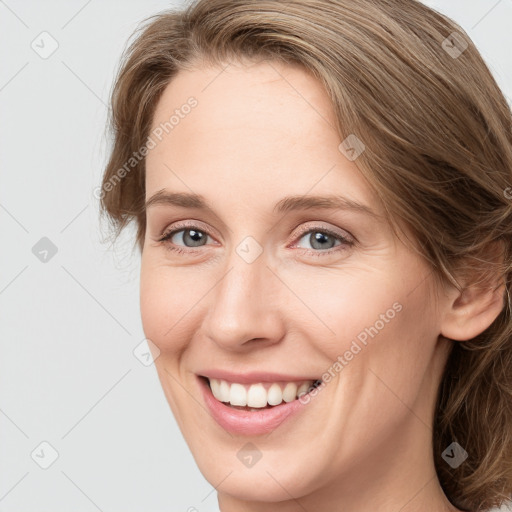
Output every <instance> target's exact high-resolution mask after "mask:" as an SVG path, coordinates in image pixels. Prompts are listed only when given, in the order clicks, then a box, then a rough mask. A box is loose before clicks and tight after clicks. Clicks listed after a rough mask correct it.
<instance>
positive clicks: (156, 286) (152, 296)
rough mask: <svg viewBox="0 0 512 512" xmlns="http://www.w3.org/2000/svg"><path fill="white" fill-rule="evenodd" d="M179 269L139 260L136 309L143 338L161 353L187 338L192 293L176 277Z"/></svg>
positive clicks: (170, 349)
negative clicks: (138, 292)
mask: <svg viewBox="0 0 512 512" xmlns="http://www.w3.org/2000/svg"><path fill="white" fill-rule="evenodd" d="M179 275H180V273H179V272H176V271H173V270H172V269H170V268H168V267H164V266H155V265H152V264H151V262H148V261H145V260H144V258H143V260H142V265H141V275H140V312H141V320H142V326H143V329H144V334H145V336H146V338H149V339H150V340H151V341H152V342H153V343H154V344H155V345H156V346H157V347H158V348H159V349H160V351H161V352H162V353H165V352H174V351H177V350H180V348H181V347H180V343H184V341H183V340H186V339H187V336H186V333H185V331H184V329H185V328H186V326H187V323H188V322H187V320H188V315H187V311H189V310H190V309H191V306H192V304H193V303H194V298H195V300H196V301H197V298H196V294H195V293H194V292H193V291H192V289H191V287H190V286H186V284H185V283H183V282H181V281H180V280H179V279H178V277H179Z"/></svg>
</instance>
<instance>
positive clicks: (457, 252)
mask: <svg viewBox="0 0 512 512" xmlns="http://www.w3.org/2000/svg"><path fill="white" fill-rule="evenodd" d="M242 58H248V59H253V60H257V59H264V60H268V61H272V60H274V61H280V62H285V63H289V64H299V65H300V66H302V67H303V68H304V69H305V70H307V71H308V72H311V73H312V74H313V75H314V76H315V77H317V78H318V80H320V81H321V83H322V84H323V85H324V86H325V89H326V91H327V93H328V94H329V97H330V98H331V100H332V104H333V107H334V109H335V113H336V118H337V126H336V128H337V129H338V131H339V135H340V141H342V140H344V139H345V138H347V137H348V136H349V135H351V134H356V136H357V138H358V139H360V140H361V141H363V142H364V144H365V148H366V149H365V151H364V152H363V153H361V155H360V156H359V157H358V159H357V161H356V163H357V165H358V167H359V169H360V171H361V172H362V173H363V174H364V176H365V177H366V178H367V179H368V180H369V183H370V184H371V186H372V187H373V188H374V190H375V192H376V194H377V195H378V197H379V198H380V199H381V201H382V203H383V204H384V206H385V208H386V212H387V215H388V218H389V221H390V223H391V225H392V226H393V229H396V228H398V227H399V225H400V222H403V223H406V224H407V225H408V226H409V227H410V229H411V230H412V232H413V233H414V235H415V238H416V240H415V242H417V247H419V248H420V252H421V255H422V256H423V257H424V258H425V259H426V260H427V261H428V262H429V263H430V264H431V267H432V270H433V272H434V275H435V276H436V278H437V279H440V280H441V281H445V282H449V283H452V284H454V285H455V286H457V287H458V288H459V289H462V287H461V286H460V284H459V281H458V280H457V278H459V279H460V278H461V277H464V278H466V277H468V278H471V279H472V280H473V282H474V281H475V280H478V281H479V282H480V280H479V279H478V278H477V276H480V277H481V282H482V283H485V280H484V279H483V276H484V275H485V274H486V273H489V274H490V275H494V276H499V278H500V279H501V280H502V282H503V281H504V282H505V284H506V293H505V297H504V307H503V309H502V311H501V313H500V314H499V316H498V317H497V318H496V320H495V321H494V322H493V323H492V325H491V326H490V327H489V328H488V329H486V330H485V331H484V332H482V333H481V334H480V335H479V336H477V337H475V338H474V339H471V340H468V341H454V342H453V348H452V351H451V353H450V356H449V359H448V362H447V365H446V368H445V371H444V375H443V378H442V381H441V383H440V386H439V393H438V399H437V403H436V409H435V416H434V429H433V443H434V446H433V449H434V457H435V465H436V470H437V473H438V476H439V480H440V482H441V485H442V487H443V490H444V492H445V494H446V495H447V497H448V498H449V499H450V501H451V502H452V503H453V504H454V505H456V506H457V507H459V508H463V509H468V510H488V509H490V508H492V507H494V506H500V505H501V504H502V503H503V502H505V501H506V500H508V499H510V497H511V494H512V320H511V300H510V289H511V285H512V278H511V275H512V272H511V261H512V240H511V238H512V115H511V110H510V107H509V105H508V104H507V101H506V99H505V97H504V95H503V94H502V92H501V91H500V89H499V87H498V85H497V84H496V81H495V80H494V78H493V77H492V75H491V73H490V71H489V69H488V67H487V66H486V64H485V63H484V61H483V59H482V57H481V55H480V54H479V52H478V50H477V49H476V47H475V46H474V44H473V43H472V41H471V40H470V38H469V36H468V35H467V34H466V33H465V31H464V30H463V29H462V28H461V27H460V26H459V25H457V24H455V23H454V22H453V21H452V20H450V19H449V18H447V17H445V16H443V15H442V14H440V13H438V12H436V11H434V10H432V9H429V8H427V7H426V6H424V5H423V4H421V3H419V2H417V1H415V0H378V1H377V0H359V1H357V2H354V1H352V0H262V1H254V0H199V1H195V2H194V3H192V4H191V5H190V6H188V7H186V8H185V9H183V10H182V11H166V12H163V13H160V14H158V15H156V16H153V17H151V18H149V19H148V20H146V21H145V23H144V24H143V25H142V26H141V27H140V29H139V30H138V32H136V34H135V38H134V40H133V41H132V42H131V44H130V46H129V47H128V48H127V49H126V51H125V54H124V58H123V60H122V62H121V65H120V69H119V72H118V76H117V79H116V81H115V84H114V88H113V91H112V109H111V119H110V121H111V128H112V134H113V148H112V151H111V153H110V159H109V162H108V165H107V166H106V169H105V173H104V177H103V182H102V187H101V190H100V194H99V197H100V198H101V208H102V212H103V213H104V214H106V216H107V218H108V219H109V220H110V221H111V224H112V226H113V227H114V228H115V234H116V235H117V234H119V232H120V231H121V230H122V229H123V228H124V227H125V226H126V225H127V224H128V223H130V222H131V221H132V220H134V221H135V223H136V226H137V236H136V241H137V243H138V245H139V248H140V249H141V250H142V249H143V245H144V236H145V228H146V219H145V211H144V200H145V188H144V179H145V160H144V156H145V152H144V151H143V150H141V149H143V148H145V147H146V146H147V145H148V140H149V139H148V137H149V136H150V132H149V130H150V128H151V123H152V118H153V114H154V111H155V107H156V104H157V102H158V100H159V98H160V96H161V93H162V91H163V90H164V89H165V87H166V86H167V85H168V83H169V82H170V81H171V80H172V78H173V77H174V76H175V75H176V74H177V73H178V71H179V70H180V69H186V68H193V67H194V65H197V64H198V63H201V62H206V63H209V64H220V63H223V62H229V60H230V59H231V60H234V59H237V60H240V59H242ZM146 149H147V148H146ZM127 162H130V163H129V165H127ZM398 231H399V229H396V230H395V233H397V232H398ZM497 243H499V244H501V245H500V247H501V248H502V254H501V258H496V257H494V256H491V254H494V251H491V247H494V246H495V245H496V244H497ZM456 277H457V278H456ZM470 282H471V281H470ZM453 441H456V442H458V443H459V444H460V445H461V446H462V447H463V448H464V449H465V450H466V451H467V453H468V458H467V459H466V460H465V462H464V463H462V464H461V465H460V466H458V467H457V468H455V469H453V468H451V467H450V466H449V465H448V464H447V463H446V462H445V461H444V460H443V458H442V456H441V454H442V453H443V451H444V450H445V449H446V448H447V447H448V446H449V445H450V444H451V443H452V442H453Z"/></svg>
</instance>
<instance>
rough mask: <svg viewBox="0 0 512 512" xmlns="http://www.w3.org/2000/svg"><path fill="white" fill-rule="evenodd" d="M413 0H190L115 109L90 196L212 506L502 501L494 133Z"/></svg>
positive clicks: (167, 22)
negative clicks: (122, 264)
mask: <svg viewBox="0 0 512 512" xmlns="http://www.w3.org/2000/svg"><path fill="white" fill-rule="evenodd" d="M511 124H512V123H511V112H510V109H509V107H508V105H507V102H506V100H505V98H504V96H503V94H502V93H501V91H500V90H499V88H498V86H497V84H496V82H495V81H494V79H493V78H492V76H491V74H490V72H489V70H488V68H487V67H486V65H485V64H484V62H483V60H482V58H481V56H480V55H479V53H478V51H477V49H476V48H475V46H474V44H473V43H472V42H471V41H470V40H469V38H468V36H467V34H465V33H464V31H463V30H462V29H461V28H460V27H459V26H457V25H455V24H454V23H453V22H452V21H451V20H449V19H447V18H446V17H444V16H442V15H441V14H439V13H437V12H436V11H433V10H431V9H428V8H427V7H425V6H424V5H422V4H420V3H419V2H416V1H411V0H407V1H405V0H383V1H380V2H375V1H374V0H362V1H358V2H352V1H349V0H336V1H332V0H289V1H266V0H265V1H258V2H254V1H252V0H235V1H233V0H199V1H197V2H195V3H194V4H192V5H191V6H190V7H188V8H187V9H185V10H184V11H183V12H166V13H162V14H159V15H157V16H155V17H154V18H152V19H151V20H149V23H148V24H147V25H146V26H145V27H144V28H143V30H142V31H141V32H140V33H139V34H138V35H137V37H136V39H135V40H134V41H133V42H132V44H131V46H130V47H129V48H128V50H127V52H126V55H125V58H124V61H123V63H122V66H121V69H120V71H119V75H118V77H117V80H116V83H115V87H114V90H113V96H112V127H113V133H114V145H113V148H112V152H111V155H110V161H109V163H108V166H107V168H106V170H105V175H104V179H103V185H102V193H101V202H102V208H103V211H104V212H105V213H106V214H107V215H108V216H109V218H110V219H111V221H112V222H113V223H114V225H115V227H116V228H117V232H119V230H121V229H122V228H123V227H124V226H126V225H127V224H128V223H129V222H130V221H132V220H133V221H135V223H136V225H137V230H138V231H137V242H138V246H139V248H140V250H141V253H142V263H141V288H140V292H141V304H140V305H141V315H142V323H143V327H144V331H145V334H146V336H147V338H148V339H149V340H151V342H152V343H151V345H152V349H153V351H154V354H155V355H158V357H157V358H156V359H155V365H156V368H157V371H158V375H159V378H160V381H161V384H162V387H163V390H164V393H165V396H166V398H167V400H168V402H169V404H170V407H171V409H172V411H173V413H174V415H175V417H176V421H177V423H178V424H179V426H180V429H181V431H182V433H183V435H184V437H185V439H186V441H187V443H188V445H189V447H190V449H191V451H192V454H193V456H194V458H195V460H196V461H197V464H198V466H199V468H200V470H201V472H202V473H203V475H204V476H205V478H206V479H207V480H208V481H209V482H210V483H211V484H212V485H213V486H215V487H216V489H217V492H218V500H219V506H220V509H221V510H222V512H232V511H241V510H244V511H263V510H272V511H296V510H307V511H313V510H314V511H316V512H322V511H327V510H329V511H332V510H350V511H351V512H359V511H368V510H379V511H384V512H387V511H398V510H401V511H403V512H407V511H420V510H421V511H423V510H428V511H439V512H440V511H448V510H450V511H452V510H472V511H473V510H489V509H490V508H492V507H493V506H499V505H501V504H502V503H504V502H505V501H506V500H507V499H510V496H511V493H512V453H511V450H512V444H511V430H512V401H511V393H512V375H511V363H512V332H511V325H512V324H511V316H510V315H511V302H510V288H511V261H512V249H511V248H512V244H511V235H512V232H511V231H512V200H511V197H512V193H511V192H512V189H511V188H510V187H511V185H512V130H511Z"/></svg>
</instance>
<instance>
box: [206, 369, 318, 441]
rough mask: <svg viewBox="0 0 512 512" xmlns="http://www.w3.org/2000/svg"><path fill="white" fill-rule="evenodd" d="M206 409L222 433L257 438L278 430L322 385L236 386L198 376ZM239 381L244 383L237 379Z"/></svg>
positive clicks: (265, 383) (315, 382) (276, 383)
mask: <svg viewBox="0 0 512 512" xmlns="http://www.w3.org/2000/svg"><path fill="white" fill-rule="evenodd" d="M198 379H199V383H200V386H201V390H202V394H203V398H204V401H205V403H206V406H207V407H208V409H209V410H210V413H211V415H212V417H213V418H214V419H215V420H216V422H217V423H218V424H219V425H220V426H221V427H222V428H224V429H225V430H227V431H229V432H232V433H235V434H244V435H260V434H265V433H269V432H271V431H272V430H274V429H275V428H277V427H278V426H279V425H280V424H281V423H282V422H283V421H284V420H285V419H287V418H289V417H291V416H292V414H293V413H295V412H298V411H300V410H301V409H303V408H304V405H305V404H304V403H303V402H302V401H301V400H300V398H301V397H302V396H304V395H306V394H307V393H309V392H310V391H312V390H313V389H315V387H317V386H318V385H320V384H321V382H322V381H321V380H318V379H316V380H311V379H302V380H290V381H274V382H270V381H260V382H253V383H249V382H244V383H242V382H236V381H231V380H226V379H220V378H213V377H206V376H198ZM238 380H246V381H247V377H245V378H239V379H238Z"/></svg>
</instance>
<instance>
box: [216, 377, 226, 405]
mask: <svg viewBox="0 0 512 512" xmlns="http://www.w3.org/2000/svg"><path fill="white" fill-rule="evenodd" d="M219 395H220V398H218V400H220V401H221V402H229V384H228V383H227V382H226V381H225V380H221V381H220V387H219ZM216 398H217V397H216Z"/></svg>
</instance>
